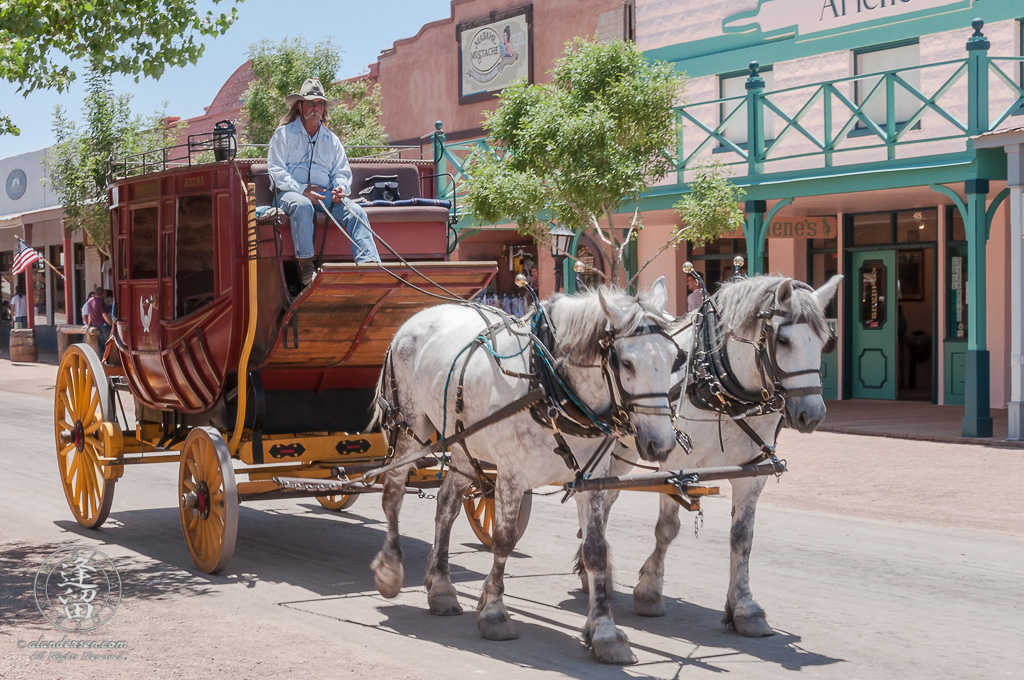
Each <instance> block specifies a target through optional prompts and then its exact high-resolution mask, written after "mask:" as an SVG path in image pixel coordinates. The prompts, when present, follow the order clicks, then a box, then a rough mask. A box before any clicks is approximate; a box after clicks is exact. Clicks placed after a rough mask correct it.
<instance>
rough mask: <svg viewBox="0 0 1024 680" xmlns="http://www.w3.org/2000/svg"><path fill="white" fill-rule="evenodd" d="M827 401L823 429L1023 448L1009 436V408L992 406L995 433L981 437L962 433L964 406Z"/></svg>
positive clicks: (1021, 442) (871, 401)
mask: <svg viewBox="0 0 1024 680" xmlns="http://www.w3.org/2000/svg"><path fill="white" fill-rule="evenodd" d="M825 405H826V407H827V408H828V415H826V416H825V422H824V423H822V425H821V426H820V427H819V428H818V431H820V432H838V433H842V434H860V435H868V436H874V437H893V438H897V439H917V440H921V441H934V442H948V443H953V444H976V445H981V446H998V447H1004V448H1020V449H1024V441H1007V440H1006V436H1007V432H1008V428H1007V416H1006V409H995V408H993V409H991V416H992V433H993V435H994V436H993V437H990V438H984V439H982V438H976V437H962V436H961V434H960V433H961V429H960V421H961V420H962V419H963V417H964V407H963V406H936V405H935V404H932V403H929V402H925V401H878V400H874V399H848V400H845V401H832V400H828V401H826V402H825Z"/></svg>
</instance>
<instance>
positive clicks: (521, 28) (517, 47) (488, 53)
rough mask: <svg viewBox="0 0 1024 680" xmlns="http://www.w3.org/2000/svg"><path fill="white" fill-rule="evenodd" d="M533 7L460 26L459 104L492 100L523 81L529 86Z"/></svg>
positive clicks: (497, 14)
mask: <svg viewBox="0 0 1024 680" xmlns="http://www.w3.org/2000/svg"><path fill="white" fill-rule="evenodd" d="M532 14H533V13H532V6H531V5H525V6H523V7H519V8H516V9H513V10H510V11H508V12H500V13H494V14H492V15H489V16H487V17H486V18H483V19H477V20H476V21H469V22H466V23H463V24H459V26H458V28H457V29H456V35H457V36H458V40H459V48H460V50H459V100H460V102H462V103H465V102H467V101H477V100H479V99H487V98H490V97H492V96H494V95H495V94H496V93H497V92H499V91H501V90H503V89H505V88H506V87H508V86H509V85H511V84H512V83H514V82H516V81H517V80H521V79H523V78H525V79H527V81H528V82H532V72H531V64H530V62H531V54H530V52H531V50H530V47H531V45H530V24H531V19H532Z"/></svg>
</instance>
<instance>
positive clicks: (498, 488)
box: [476, 473, 527, 640]
mask: <svg viewBox="0 0 1024 680" xmlns="http://www.w3.org/2000/svg"><path fill="white" fill-rule="evenodd" d="M526 491H527V490H526V489H524V488H521V487H520V486H518V485H517V484H516V483H515V481H514V480H511V479H508V478H503V477H502V476H500V473H499V477H498V479H497V481H496V483H495V487H494V510H495V512H494V514H495V518H494V536H493V537H492V539H491V552H492V554H493V555H494V562H493V564H492V566H491V572H490V573H489V574H488V575H487V579H486V580H485V581H484V587H483V591H482V592H481V593H480V602H479V603H478V604H477V607H476V608H477V609H478V610H480V614H479V615H478V616H477V620H476V627H477V628H478V629H479V630H480V634H481V635H482V636H483V637H484V639H486V640H515V639H516V638H518V637H519V630H518V629H517V628H516V624H515V623H514V622H513V621H512V619H511V618H510V617H509V613H508V609H507V608H506V607H505V602H504V599H503V596H504V594H505V562H506V561H508V556H509V555H510V554H512V549H513V548H515V546H516V538H517V537H518V535H517V531H516V524H517V523H518V520H519V506H520V505H521V504H522V502H523V494H524V493H526Z"/></svg>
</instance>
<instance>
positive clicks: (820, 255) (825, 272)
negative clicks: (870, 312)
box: [807, 238, 839, 330]
mask: <svg viewBox="0 0 1024 680" xmlns="http://www.w3.org/2000/svg"><path fill="white" fill-rule="evenodd" d="M807 271H808V272H810V276H809V280H808V283H809V284H810V285H811V286H813V287H814V288H815V289H817V288H821V287H822V286H823V285H825V284H826V283H827V282H828V280H829V279H831V278H832V277H833V276H835V275H836V274H838V273H839V252H838V239H835V238H815V239H810V240H809V241H808V242H807ZM838 297H839V296H838V295H837V296H835V297H833V298H832V300H831V301H830V302H829V303H828V306H827V307H825V318H827V319H829V320H834V319H836V317H837V316H838V313H839V312H838V306H837V304H838V303H837V302H836V298H838ZM833 330H834V329H833Z"/></svg>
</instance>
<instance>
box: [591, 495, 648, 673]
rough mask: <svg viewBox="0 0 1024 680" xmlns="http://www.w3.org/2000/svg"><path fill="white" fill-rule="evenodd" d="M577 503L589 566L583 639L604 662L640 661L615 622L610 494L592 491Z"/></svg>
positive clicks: (626, 662) (597, 657)
mask: <svg viewBox="0 0 1024 680" xmlns="http://www.w3.org/2000/svg"><path fill="white" fill-rule="evenodd" d="M576 506H577V508H578V510H579V515H580V526H581V527H582V528H583V549H582V554H583V566H584V568H585V569H586V570H587V580H588V582H589V588H588V592H589V593H590V612H589V614H588V616H587V624H586V627H585V628H584V629H583V639H584V642H586V644H587V645H589V646H590V649H591V651H592V652H593V653H594V657H595V658H596V659H597V660H598V661H600V662H601V663H610V664H620V665H621V664H630V663H636V657H635V656H633V652H632V650H630V648H629V640H628V639H627V638H626V634H625V633H623V632H622V631H621V630H619V629H618V628H617V627H616V626H615V621H614V619H613V618H612V608H611V592H612V583H611V578H610V574H611V571H612V567H611V560H610V559H609V554H608V543H607V541H606V540H605V528H606V526H607V518H608V510H607V498H606V494H605V493H604V492H601V491H591V492H587V493H581V494H577V495H576Z"/></svg>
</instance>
